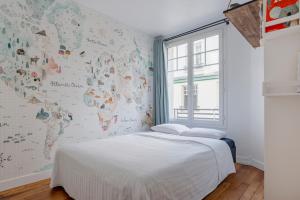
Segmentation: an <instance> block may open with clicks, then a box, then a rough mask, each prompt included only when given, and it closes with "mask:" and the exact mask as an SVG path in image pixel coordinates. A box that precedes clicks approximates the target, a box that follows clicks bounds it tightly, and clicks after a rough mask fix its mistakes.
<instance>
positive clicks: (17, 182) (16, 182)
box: [0, 170, 52, 192]
mask: <svg viewBox="0 0 300 200" xmlns="http://www.w3.org/2000/svg"><path fill="white" fill-rule="evenodd" d="M51 172H52V171H51V170H47V171H43V172H39V173H32V174H28V175H25V176H20V177H16V178H12V179H7V180H3V181H0V192H2V191H5V190H9V189H12V188H15V187H19V186H22V185H26V184H30V183H34V182H37V181H40V180H44V179H48V178H50V176H51Z"/></svg>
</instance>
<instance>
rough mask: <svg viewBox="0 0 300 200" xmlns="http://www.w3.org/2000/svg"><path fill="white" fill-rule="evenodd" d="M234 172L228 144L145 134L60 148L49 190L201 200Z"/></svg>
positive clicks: (111, 198)
mask: <svg viewBox="0 0 300 200" xmlns="http://www.w3.org/2000/svg"><path fill="white" fill-rule="evenodd" d="M231 173H235V167H234V163H233V159H232V155H231V152H230V148H229V146H228V145H227V144H226V143H225V142H224V141H221V140H216V139H209V138H200V137H185V136H178V135H171V134H164V133H159V132H141V133H135V134H130V135H123V136H116V137H111V138H107V139H102V140H94V141H90V142H83V143H79V144H72V145H71V144H69V145H65V146H63V147H61V148H60V149H58V150H57V152H56V156H55V162H54V168H53V173H52V178H51V187H52V188H54V187H57V186H62V187H64V189H65V191H66V192H67V193H68V194H69V195H70V196H71V197H72V198H74V199H76V200H150V199H151V200H200V199H203V198H204V197H205V196H207V195H208V194H209V193H211V192H212V191H213V190H214V189H215V188H216V187H217V186H218V185H219V184H220V183H221V182H222V181H223V180H224V179H225V178H226V177H227V176H228V175H229V174H231Z"/></svg>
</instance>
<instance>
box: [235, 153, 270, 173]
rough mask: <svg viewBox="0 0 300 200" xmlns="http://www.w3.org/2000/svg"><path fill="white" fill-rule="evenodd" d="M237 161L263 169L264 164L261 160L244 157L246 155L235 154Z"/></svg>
mask: <svg viewBox="0 0 300 200" xmlns="http://www.w3.org/2000/svg"><path fill="white" fill-rule="evenodd" d="M237 163H240V164H244V165H250V166H253V167H256V168H257V169H260V170H262V171H264V168H265V164H264V162H262V161H259V160H256V159H253V158H251V157H246V156H239V155H238V156H237Z"/></svg>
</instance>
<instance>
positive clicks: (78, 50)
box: [0, 0, 153, 180]
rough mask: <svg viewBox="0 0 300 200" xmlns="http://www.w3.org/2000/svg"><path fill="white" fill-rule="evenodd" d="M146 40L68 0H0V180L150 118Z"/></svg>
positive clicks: (48, 164) (149, 57) (133, 128)
mask: <svg viewBox="0 0 300 200" xmlns="http://www.w3.org/2000/svg"><path fill="white" fill-rule="evenodd" d="M152 44H153V41H152V38H150V37H148V36H146V35H144V34H142V33H139V32H137V31H134V30H132V29H130V28H128V27H126V26H124V25H122V24H120V23H118V22H115V21H114V20H112V19H110V18H108V17H106V16H102V15H100V14H98V13H96V12H94V11H91V10H89V9H87V8H84V7H82V6H80V5H78V4H77V3H75V2H73V1H69V0H43V1H36V0H0V144H1V145H0V180H4V179H8V178H13V177H18V176H22V175H26V174H30V173H35V172H41V171H44V170H48V169H51V167H52V159H53V156H54V153H55V149H56V148H57V147H58V146H60V145H62V144H65V143H74V142H81V141H88V140H93V139H100V138H104V137H108V136H113V135H118V134H127V133H130V132H134V131H140V130H147V129H148V128H149V126H151V124H152V70H153V67H152Z"/></svg>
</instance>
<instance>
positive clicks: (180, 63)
mask: <svg viewBox="0 0 300 200" xmlns="http://www.w3.org/2000/svg"><path fill="white" fill-rule="evenodd" d="M183 69H187V57H184V58H179V59H178V70H183Z"/></svg>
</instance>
